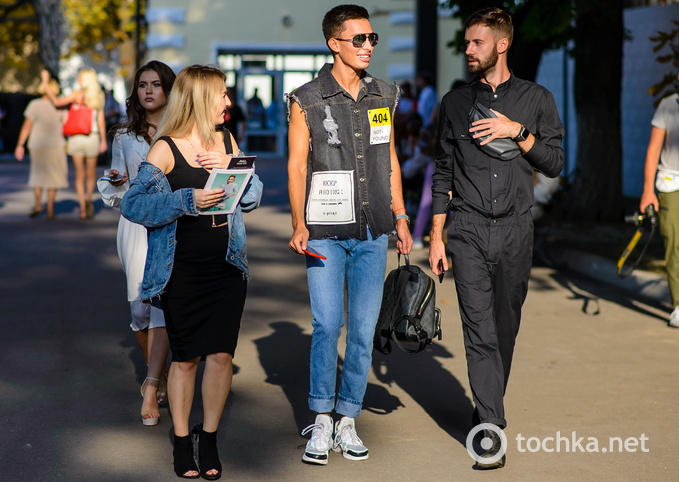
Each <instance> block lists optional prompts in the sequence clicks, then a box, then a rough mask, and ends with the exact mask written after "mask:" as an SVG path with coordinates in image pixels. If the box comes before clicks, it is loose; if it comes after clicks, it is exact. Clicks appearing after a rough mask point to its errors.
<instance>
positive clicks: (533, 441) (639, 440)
mask: <svg viewBox="0 0 679 482" xmlns="http://www.w3.org/2000/svg"><path fill="white" fill-rule="evenodd" d="M648 440H649V438H648V437H647V436H646V434H643V433H642V434H641V435H640V436H639V437H608V438H603V439H599V438H597V437H579V436H578V434H577V433H576V432H571V433H570V435H562V434H561V432H556V435H555V436H554V437H543V438H539V437H524V436H523V435H521V434H520V433H519V434H517V435H516V449H517V450H518V451H519V452H522V453H523V452H548V453H551V452H557V453H558V452H565V453H574V452H580V453H604V454H605V453H633V452H648V451H649V449H648Z"/></svg>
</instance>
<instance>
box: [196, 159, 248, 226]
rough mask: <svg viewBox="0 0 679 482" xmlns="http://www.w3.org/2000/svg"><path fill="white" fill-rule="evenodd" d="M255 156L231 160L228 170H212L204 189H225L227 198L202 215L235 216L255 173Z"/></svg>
mask: <svg viewBox="0 0 679 482" xmlns="http://www.w3.org/2000/svg"><path fill="white" fill-rule="evenodd" d="M254 163H255V156H239V157H233V158H231V162H230V163H229V167H228V168H227V169H212V171H211V172H210V177H209V178H208V180H207V182H206V183H205V188H204V189H206V190H207V189H220V188H221V189H224V194H225V196H226V197H225V198H224V200H223V201H220V202H218V203H217V204H215V205H214V206H212V207H209V208H207V209H201V210H200V214H233V212H234V211H235V210H236V206H238V203H239V202H240V199H241V197H243V192H245V188H246V187H247V185H248V183H249V182H250V178H251V177H252V173H253V172H254V170H255V169H254V165H255V164H254Z"/></svg>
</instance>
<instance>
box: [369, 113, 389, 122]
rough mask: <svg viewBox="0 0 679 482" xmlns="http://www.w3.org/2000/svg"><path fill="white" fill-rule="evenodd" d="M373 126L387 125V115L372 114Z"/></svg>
mask: <svg viewBox="0 0 679 482" xmlns="http://www.w3.org/2000/svg"><path fill="white" fill-rule="evenodd" d="M372 121H373V124H387V123H388V122H389V114H387V113H384V114H383V113H381V112H380V113H379V114H374V115H373V118H372Z"/></svg>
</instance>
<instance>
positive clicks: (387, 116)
mask: <svg viewBox="0 0 679 482" xmlns="http://www.w3.org/2000/svg"><path fill="white" fill-rule="evenodd" d="M368 119H369V120H370V145H374V144H386V143H388V142H389V141H390V140H391V112H390V111H389V107H382V108H380V109H369V110H368Z"/></svg>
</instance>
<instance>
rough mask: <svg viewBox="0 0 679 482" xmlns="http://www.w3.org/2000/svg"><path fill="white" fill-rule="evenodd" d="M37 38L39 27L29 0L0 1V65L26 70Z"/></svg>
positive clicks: (36, 46) (36, 43) (34, 50)
mask: <svg viewBox="0 0 679 482" xmlns="http://www.w3.org/2000/svg"><path fill="white" fill-rule="evenodd" d="M39 36H40V25H39V23H38V19H37V16H36V12H35V8H33V4H32V3H31V2H30V1H29V0H18V1H17V0H0V46H1V47H0V65H3V67H7V68H10V69H18V70H21V71H25V70H27V69H28V67H29V65H30V60H32V59H31V54H34V53H35V52H37V50H38V37H39Z"/></svg>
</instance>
